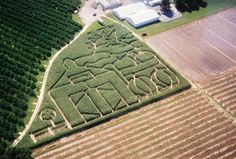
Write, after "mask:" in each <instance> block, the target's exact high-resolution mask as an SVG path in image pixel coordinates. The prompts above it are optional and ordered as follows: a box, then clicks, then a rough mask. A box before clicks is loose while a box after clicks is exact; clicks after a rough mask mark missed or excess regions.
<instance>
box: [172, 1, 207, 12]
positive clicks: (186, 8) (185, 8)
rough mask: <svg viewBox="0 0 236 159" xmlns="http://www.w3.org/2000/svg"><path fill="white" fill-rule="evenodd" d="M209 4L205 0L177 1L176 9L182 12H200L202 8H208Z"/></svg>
mask: <svg viewBox="0 0 236 159" xmlns="http://www.w3.org/2000/svg"><path fill="white" fill-rule="evenodd" d="M206 7H207V2H205V1H203V0H176V8H177V9H178V10H179V11H180V12H189V13H191V12H192V11H198V10H199V9H200V8H206Z"/></svg>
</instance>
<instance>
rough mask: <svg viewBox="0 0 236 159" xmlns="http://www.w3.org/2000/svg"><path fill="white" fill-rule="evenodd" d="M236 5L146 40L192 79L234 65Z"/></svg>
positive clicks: (235, 59) (235, 63)
mask: <svg viewBox="0 0 236 159" xmlns="http://www.w3.org/2000/svg"><path fill="white" fill-rule="evenodd" d="M235 14H236V8H233V9H229V10H226V11H224V12H220V13H218V14H215V15H213V16H210V17H207V18H205V19H202V20H199V21H196V22H194V23H191V24H189V25H185V26H183V27H179V28H177V29H174V30H171V31H167V32H164V33H161V34H158V35H155V36H152V37H150V38H147V39H146V41H147V42H148V43H149V44H151V45H152V46H153V47H154V48H155V49H156V50H159V51H160V52H161V54H162V55H163V56H164V57H165V58H166V59H167V60H169V61H170V62H171V63H172V64H173V65H175V66H176V67H177V68H178V69H179V70H180V71H181V72H182V73H183V74H184V75H185V76H187V77H188V78H189V79H191V80H192V81H194V82H196V81H201V80H203V79H205V78H210V77H213V76H216V75H218V74H221V73H223V72H225V71H226V70H229V69H231V68H233V67H235V66H236V20H235Z"/></svg>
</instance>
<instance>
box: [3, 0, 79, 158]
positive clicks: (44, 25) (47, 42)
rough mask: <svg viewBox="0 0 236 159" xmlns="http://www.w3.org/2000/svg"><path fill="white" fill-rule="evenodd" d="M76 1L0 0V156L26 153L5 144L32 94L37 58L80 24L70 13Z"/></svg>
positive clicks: (69, 37)
mask: <svg viewBox="0 0 236 159" xmlns="http://www.w3.org/2000/svg"><path fill="white" fill-rule="evenodd" d="M79 5H80V0H60V1H59V0H4V1H0V8H1V10H0V19H1V23H0V33H1V35H0V132H1V133H0V158H8V157H9V156H11V157H12V158H17V157H16V156H17V155H16V152H17V153H18V152H21V151H22V152H23V153H25V154H27V153H26V152H28V150H27V151H26V150H24V149H23V150H18V149H17V150H15V149H10V148H8V147H9V145H10V144H11V143H12V141H13V140H14V139H15V138H16V137H17V127H21V126H24V122H23V118H24V117H25V116H26V112H27V108H28V105H27V102H28V100H29V98H30V97H33V96H36V94H35V89H36V82H37V78H36V76H37V75H38V74H39V72H40V71H44V67H43V66H42V64H41V61H42V60H46V59H47V58H48V57H50V56H51V52H52V49H60V48H61V47H63V46H64V45H65V44H66V43H69V42H70V40H72V39H73V37H74V34H75V33H76V32H78V31H80V30H81V28H82V26H81V25H80V24H78V23H76V22H74V21H73V20H72V16H71V14H72V13H73V12H74V10H75V9H77V8H78V7H79ZM18 156H19V155H18ZM23 156H24V155H23ZM22 158H24V157H22Z"/></svg>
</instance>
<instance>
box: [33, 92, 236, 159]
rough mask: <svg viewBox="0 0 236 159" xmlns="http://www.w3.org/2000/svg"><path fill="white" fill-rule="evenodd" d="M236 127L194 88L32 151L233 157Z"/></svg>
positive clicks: (38, 153)
mask: <svg viewBox="0 0 236 159" xmlns="http://www.w3.org/2000/svg"><path fill="white" fill-rule="evenodd" d="M235 134H236V126H235V125H234V124H233V123H232V121H230V120H229V119H228V118H227V117H226V116H225V115H224V113H222V112H220V111H218V110H217V109H216V108H215V106H214V104H212V103H211V102H209V101H208V99H207V98H205V97H204V96H203V95H201V93H200V92H199V91H195V90H193V89H191V90H188V91H185V92H183V93H180V94H178V95H175V96H172V97H170V98H169V99H165V100H163V101H160V102H158V103H155V104H152V105H150V106H147V107H143V108H141V109H139V110H137V111H134V112H131V113H129V114H126V115H124V116H121V117H119V118H116V119H114V120H111V121H110V122H107V123H104V124H101V125H99V126H97V127H94V128H91V129H88V130H85V131H83V132H79V133H76V134H74V135H71V136H69V137H64V138H62V139H60V140H58V141H56V142H53V143H50V144H48V145H45V146H43V147H40V148H38V149H35V150H34V153H33V157H35V158H38V159H42V158H50V159H51V158H67V159H69V158H77V159H78V158H80V159H81V158H96V159H99V158H118V159H123V158H139V159H142V158H145V159H147V158H181V159H183V158H233V156H234V157H235V156H236V135H235Z"/></svg>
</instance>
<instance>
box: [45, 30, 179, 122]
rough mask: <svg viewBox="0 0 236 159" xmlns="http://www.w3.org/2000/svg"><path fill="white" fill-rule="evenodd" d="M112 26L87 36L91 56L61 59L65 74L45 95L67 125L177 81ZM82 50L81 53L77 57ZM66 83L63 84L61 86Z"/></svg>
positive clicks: (146, 50)
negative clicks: (74, 116)
mask: <svg viewBox="0 0 236 159" xmlns="http://www.w3.org/2000/svg"><path fill="white" fill-rule="evenodd" d="M117 29H120V28H116V27H115V26H113V25H110V26H106V27H103V28H100V29H98V30H96V31H92V32H88V33H87V40H86V41H85V44H86V46H87V47H88V48H89V49H90V50H92V51H91V52H89V53H87V54H85V55H83V56H81V57H79V58H75V59H70V58H65V59H64V63H63V66H64V68H65V72H64V73H63V75H62V76H61V77H60V79H59V80H58V81H57V83H55V85H54V86H53V88H52V89H51V90H50V92H49V94H50V95H51V97H52V100H54V101H55V103H56V104H57V105H58V107H59V108H60V109H61V110H62V111H63V112H66V111H67V108H70V112H69V111H68V112H67V113H65V116H66V118H67V119H68V121H69V122H70V123H73V121H72V120H73V118H72V117H71V114H70V113H71V112H76V113H77V114H78V119H79V120H78V119H77V120H76V123H73V124H72V126H73V125H78V124H81V123H86V122H89V121H91V120H94V119H96V118H99V117H102V116H105V115H107V114H110V113H113V112H115V111H117V110H119V109H122V108H125V107H129V106H132V105H134V104H138V103H140V102H142V101H143V100H145V99H148V98H149V97H150V96H153V95H155V94H158V93H161V92H162V91H164V90H167V89H173V88H174V87H175V86H176V85H178V84H179V79H178V77H177V76H176V75H175V73H174V72H172V71H171V70H170V69H169V68H168V67H167V66H166V65H165V64H164V63H163V62H162V61H161V60H159V59H158V58H157V56H156V55H155V53H154V52H153V51H152V50H151V49H150V48H148V47H147V46H146V45H144V44H143V43H142V42H140V41H139V40H138V39H137V38H136V37H135V36H134V35H133V34H132V33H130V32H128V31H127V30H122V31H121V30H117ZM82 51H83V50H81V52H82ZM65 80H67V82H66V84H65V83H64V84H61V83H63V82H62V81H65Z"/></svg>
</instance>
